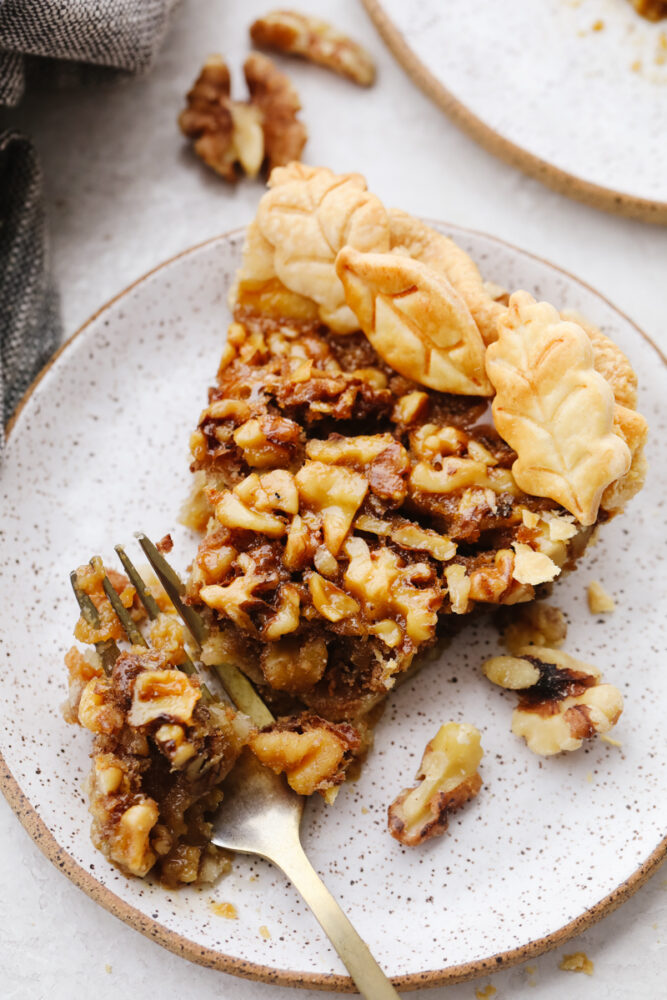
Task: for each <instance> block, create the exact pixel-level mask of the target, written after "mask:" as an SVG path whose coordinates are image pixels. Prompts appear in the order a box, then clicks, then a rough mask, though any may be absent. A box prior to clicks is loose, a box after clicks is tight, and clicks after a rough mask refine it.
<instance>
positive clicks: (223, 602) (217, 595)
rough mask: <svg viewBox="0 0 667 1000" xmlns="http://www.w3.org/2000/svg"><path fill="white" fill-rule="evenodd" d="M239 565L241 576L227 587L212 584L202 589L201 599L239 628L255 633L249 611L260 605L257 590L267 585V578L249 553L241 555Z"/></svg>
mask: <svg viewBox="0 0 667 1000" xmlns="http://www.w3.org/2000/svg"><path fill="white" fill-rule="evenodd" d="M237 564H238V566H239V568H240V569H242V570H243V574H242V575H241V576H237V577H236V579H235V580H232V582H231V583H229V584H227V585H225V586H223V585H221V584H211V585H210V586H207V587H202V588H201V590H200V591H199V597H200V599H201V600H202V601H203V602H204V604H206V605H208V607H209V608H212V609H213V610H214V611H219V612H221V613H222V614H224V615H226V616H227V617H228V618H231V620H232V621H233V622H234V623H235V624H236V625H238V626H239V628H242V629H245V630H246V631H248V632H254V631H255V627H254V625H253V623H252V619H251V618H250V616H249V615H248V611H249V610H251V609H252V608H254V607H256V606H257V604H258V603H260V602H259V600H258V598H257V597H255V590H256V589H257V588H259V587H261V586H264V585H265V583H266V578H265V575H264V574H263V573H261V572H258V570H257V565H256V563H255V561H254V560H253V558H252V556H249V555H248V554H247V552H242V553H241V555H240V556H239V557H238V559H237Z"/></svg>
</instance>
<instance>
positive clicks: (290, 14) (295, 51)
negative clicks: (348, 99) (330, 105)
mask: <svg viewBox="0 0 667 1000" xmlns="http://www.w3.org/2000/svg"><path fill="white" fill-rule="evenodd" d="M250 37H251V38H252V40H253V43H254V44H255V45H258V46H260V47H261V48H269V49H275V50H276V51H278V52H285V53H288V54H289V55H296V56H303V58H304V59H308V60H310V62H314V63H317V64H318V65H320V66H326V67H327V68H328V69H332V70H334V72H335V73H340V74H341V75H342V76H346V77H347V78H348V79H349V80H352V81H353V82H354V83H358V84H359V85H360V86H362V87H370V85H371V84H372V83H373V81H374V80H375V64H374V62H373V59H372V57H371V56H370V54H369V53H368V52H367V51H366V49H364V48H363V47H362V46H361V45H359V44H358V42H355V41H353V40H352V39H351V38H350V37H349V36H348V35H345V34H343V32H342V31H339V30H338V29H337V28H334V26H333V25H331V24H329V23H328V22H327V21H322V20H320V19H319V18H316V17H310V16H309V15H307V14H300V13H298V12H297V11H294V10H273V11H270V12H269V13H268V14H265V15H264V17H260V18H258V20H256V21H255V22H254V23H253V24H251V25H250Z"/></svg>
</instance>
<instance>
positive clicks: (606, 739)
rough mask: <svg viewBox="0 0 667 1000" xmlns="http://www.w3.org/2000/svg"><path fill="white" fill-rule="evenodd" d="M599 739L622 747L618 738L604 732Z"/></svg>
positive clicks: (613, 745)
mask: <svg viewBox="0 0 667 1000" xmlns="http://www.w3.org/2000/svg"><path fill="white" fill-rule="evenodd" d="M600 739H601V740H604V742H605V743H609V744H610V745H611V746H612V747H622V746H623V744H622V743H621V741H620V740H615V739H614V738H613V736H607V734H606V733H603V734H602V736H601V737H600Z"/></svg>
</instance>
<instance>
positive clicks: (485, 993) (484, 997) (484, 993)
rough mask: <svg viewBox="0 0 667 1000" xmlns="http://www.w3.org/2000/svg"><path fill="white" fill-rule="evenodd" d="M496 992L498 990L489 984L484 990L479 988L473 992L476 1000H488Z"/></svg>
mask: <svg viewBox="0 0 667 1000" xmlns="http://www.w3.org/2000/svg"><path fill="white" fill-rule="evenodd" d="M497 992H498V990H497V989H496V988H495V986H492V985H491V983H489V985H488V986H485V987H484V989H481V988H480V989H478V990H475V996H476V997H477V1000H488V998H489V997H492V996H493V995H494V993H497Z"/></svg>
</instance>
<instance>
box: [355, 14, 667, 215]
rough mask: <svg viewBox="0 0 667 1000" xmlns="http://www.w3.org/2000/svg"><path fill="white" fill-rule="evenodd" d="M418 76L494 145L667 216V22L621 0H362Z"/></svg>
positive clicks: (574, 182) (547, 174)
mask: <svg viewBox="0 0 667 1000" xmlns="http://www.w3.org/2000/svg"><path fill="white" fill-rule="evenodd" d="M363 2H364V4H365V6H366V8H367V10H368V12H369V14H370V15H371V17H372V18H373V20H374V21H375V24H376V25H377V27H378V29H379V31H380V32H381V34H382V35H383V37H384V39H385V41H386V42H387V44H388V45H389V47H390V48H391V50H392V51H393V53H394V55H395V56H396V57H397V59H398V60H399V62H400V63H401V64H402V65H403V67H404V68H405V69H406V70H407V71H408V73H410V75H411V76H412V77H413V78H414V80H415V81H416V82H417V83H418V84H419V85H420V86H421V87H422V89H423V90H425V91H426V93H427V94H429V96H430V97H432V98H433V99H434V100H435V101H436V102H437V103H438V104H439V105H440V106H441V107H443V108H444V110H445V111H447V112H448V113H449V114H450V116H451V117H452V118H453V119H454V121H456V122H457V124H459V125H460V126H461V127H462V128H464V129H465V130H466V131H467V132H469V133H470V134H472V135H473V136H474V137H475V138H476V139H477V140H478V141H479V142H481V143H482V145H484V146H486V148H487V149H489V150H490V151H491V152H493V153H495V154H497V155H498V156H501V157H502V158H503V159H505V160H507V161H509V162H510V163H512V164H514V165H515V166H518V167H521V168H522V169H524V170H525V171H526V172H527V173H530V174H532V175H533V176H535V177H537V178H538V179H539V180H541V181H543V182H544V183H546V184H548V185H549V186H550V187H553V188H555V189H556V190H559V191H561V192H562V193H564V194H567V195H569V196H571V197H574V198H579V199H581V200H583V201H588V202H590V203H592V204H594V205H596V206H597V207H599V208H605V209H607V210H609V211H614V212H620V213H622V214H626V215H632V216H635V217H638V218H642V219H645V220H647V221H652V222H663V223H667V20H665V21H662V22H660V23H657V24H656V23H652V22H649V21H646V20H645V19H644V18H641V17H639V15H638V14H637V13H636V12H635V10H634V8H633V7H632V6H631V5H630V4H629V3H628V2H627V0H540V2H539V3H538V4H536V3H535V2H534V0H503V2H502V3H489V2H488V0H447V3H443V2H442V0H363Z"/></svg>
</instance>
